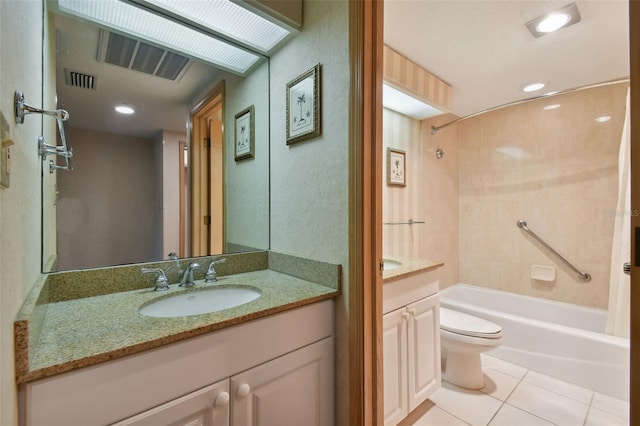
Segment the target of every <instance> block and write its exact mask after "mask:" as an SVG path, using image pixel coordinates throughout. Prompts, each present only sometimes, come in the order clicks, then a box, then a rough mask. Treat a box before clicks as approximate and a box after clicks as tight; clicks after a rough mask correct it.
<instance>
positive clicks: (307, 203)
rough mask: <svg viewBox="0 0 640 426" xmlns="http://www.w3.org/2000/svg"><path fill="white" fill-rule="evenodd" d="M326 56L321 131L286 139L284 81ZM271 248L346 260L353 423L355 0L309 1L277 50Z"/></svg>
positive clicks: (344, 411)
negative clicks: (296, 30) (350, 277)
mask: <svg viewBox="0 0 640 426" xmlns="http://www.w3.org/2000/svg"><path fill="white" fill-rule="evenodd" d="M317 63H321V64H322V71H321V74H322V84H321V88H322V89H321V91H322V93H321V96H322V107H321V114H322V115H321V117H322V118H321V120H322V122H321V123H322V124H321V126H322V134H321V135H320V136H319V137H317V138H314V139H311V140H307V141H303V142H300V143H297V144H294V145H290V146H287V145H286V140H285V139H286V128H285V114H286V109H285V103H286V97H285V89H286V85H287V83H288V82H289V81H291V80H293V79H294V78H296V77H297V76H299V75H300V74H302V73H303V72H305V71H307V70H309V69H310V68H311V67H313V66H314V65H316V64H317ZM270 65H271V73H270V74H271V79H270V84H271V90H270V91H271V93H270V97H271V118H270V124H271V128H270V131H271V145H270V150H271V167H270V170H271V249H272V250H274V251H277V252H280V253H286V254H293V255H296V256H301V257H305V258H309V259H314V260H320V261H325V262H331V263H336V264H341V265H342V271H343V280H342V296H341V297H340V298H339V299H338V300H337V303H336V334H337V340H336V347H337V350H336V357H337V358H336V368H337V372H336V380H337V394H336V410H337V421H336V424H338V425H347V424H348V417H347V416H348V413H349V405H348V397H347V391H348V389H349V383H348V376H349V374H348V368H349V363H348V354H349V350H348V347H349V342H348V329H347V326H348V301H347V297H346V296H347V294H348V293H349V291H348V286H349V283H348V281H347V277H346V274H345V271H348V270H349V223H348V219H349V217H348V214H349V198H348V197H349V103H348V102H349V88H350V86H349V84H350V77H349V74H350V68H349V2H348V1H346V0H341V1H307V2H305V3H304V27H303V29H302V32H301V33H300V34H299V35H298V36H296V37H295V38H294V39H293V40H292V41H291V42H290V43H289V44H287V45H286V46H284V47H283V48H282V49H281V50H280V51H278V53H276V54H275V55H274V56H273V57H272V58H271V64H270Z"/></svg>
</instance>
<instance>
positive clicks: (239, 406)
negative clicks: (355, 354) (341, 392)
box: [112, 338, 333, 426]
mask: <svg viewBox="0 0 640 426" xmlns="http://www.w3.org/2000/svg"><path fill="white" fill-rule="evenodd" d="M332 359H333V344H332V339H331V338H327V339H324V340H321V341H320V342H316V343H314V344H312V345H309V346H307V347H304V348H302V349H298V350H296V351H294V352H291V353H289V354H286V355H283V356H281V357H278V358H276V359H274V360H272V361H269V362H266V363H265V364H262V365H260V366H258V367H255V368H252V369H250V370H247V371H245V372H242V373H240V374H237V375H235V376H233V377H231V378H230V379H228V380H224V381H221V382H218V383H216V384H213V385H211V386H207V387H206V388H204V389H201V390H198V391H196V392H192V393H190V394H188V395H185V396H183V397H180V398H177V399H175V400H173V401H170V402H167V403H165V404H162V405H160V406H158V407H156V408H153V409H151V410H147V411H145V412H143V413H140V414H138V415H135V416H133V417H130V418H128V419H126V420H123V421H120V422H118V423H115V424H114V425H112V426H169V425H171V426H252V425H255V426H258V425H280V426H286V425H291V426H298V425H305V426H307V425H308V426H314V425H317V426H331V425H332V424H333V415H332V411H333V410H331V409H330V407H331V406H332V402H331V400H332V397H333V396H332V395H333V390H332V389H331V388H329V387H328V386H327V385H328V383H331V382H332V381H333V379H332V377H331V376H332V375H333V368H332V365H333V361H332Z"/></svg>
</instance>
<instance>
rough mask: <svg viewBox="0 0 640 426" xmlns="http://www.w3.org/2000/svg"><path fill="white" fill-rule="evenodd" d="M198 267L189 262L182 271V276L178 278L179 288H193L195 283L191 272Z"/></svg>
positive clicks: (198, 265) (194, 263) (196, 264)
mask: <svg viewBox="0 0 640 426" xmlns="http://www.w3.org/2000/svg"><path fill="white" fill-rule="evenodd" d="M199 267H200V264H199V263H196V262H191V263H190V264H189V265H188V266H187V267H186V268H184V271H182V276H181V277H180V287H185V288H189V287H193V286H194V285H195V283H194V282H193V281H194V280H193V271H194V270H195V269H198V268H199Z"/></svg>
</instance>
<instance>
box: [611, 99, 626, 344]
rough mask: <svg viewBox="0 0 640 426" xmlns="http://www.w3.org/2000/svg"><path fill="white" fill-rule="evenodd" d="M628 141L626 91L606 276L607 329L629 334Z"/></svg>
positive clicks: (617, 333) (612, 331)
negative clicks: (626, 264)
mask: <svg viewBox="0 0 640 426" xmlns="http://www.w3.org/2000/svg"><path fill="white" fill-rule="evenodd" d="M630 156H631V141H630V133H629V92H627V112H626V116H625V119H624V128H623V129H622V140H621V141H620V154H619V157H618V205H617V207H616V215H615V225H614V230H613V247H612V250H611V276H610V279H609V312H608V316H607V333H608V334H613V335H615V336H621V337H629V328H630V323H629V304H630V299H631V296H630V288H629V285H630V280H629V275H627V274H625V273H624V272H623V269H622V265H623V264H624V263H625V262H630V261H631V249H630V245H631V242H630V239H631V216H630V215H631V195H630V193H631V191H630V186H631V185H630V181H629V179H630V175H629V174H630V172H629V170H630Z"/></svg>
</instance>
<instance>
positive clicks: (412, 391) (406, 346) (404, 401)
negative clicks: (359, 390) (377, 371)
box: [382, 273, 441, 426]
mask: <svg viewBox="0 0 640 426" xmlns="http://www.w3.org/2000/svg"><path fill="white" fill-rule="evenodd" d="M417 277H422V280H421V279H419V278H416V277H415V276H414V277H410V278H409V280H411V279H412V278H413V279H415V282H413V283H412V282H411V281H410V282H408V283H403V282H402V281H398V282H397V283H392V284H385V286H387V285H392V286H399V287H394V288H389V290H388V291H387V288H384V289H383V310H384V312H385V313H384V316H383V319H382V323H383V330H384V334H383V378H384V424H385V425H386V426H390V425H396V424H398V423H399V422H400V421H401V420H402V419H404V418H405V417H406V416H407V415H408V414H409V413H410V412H411V411H413V410H414V409H415V408H416V407H417V406H418V405H420V404H421V403H422V402H424V401H425V400H426V399H427V398H428V397H429V395H431V394H432V393H433V392H434V391H435V390H437V389H438V388H439V387H440V382H441V372H440V319H439V298H438V294H437V288H438V286H437V279H435V282H432V281H429V278H430V274H429V273H425V274H419V275H418V276H417Z"/></svg>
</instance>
